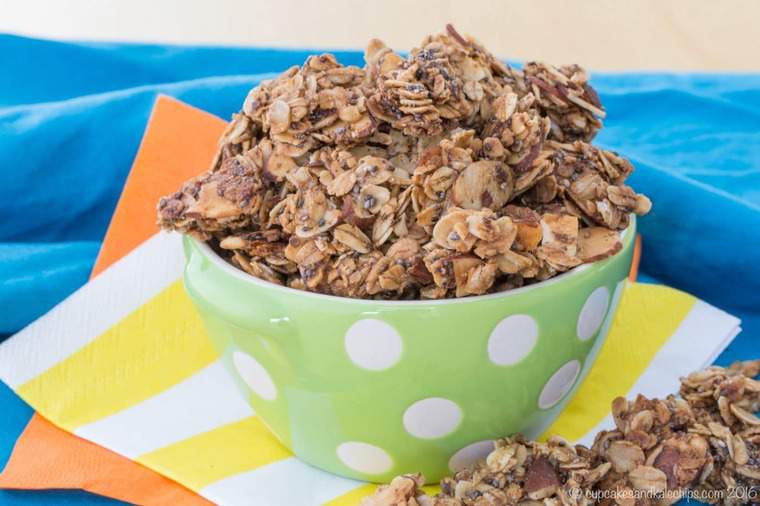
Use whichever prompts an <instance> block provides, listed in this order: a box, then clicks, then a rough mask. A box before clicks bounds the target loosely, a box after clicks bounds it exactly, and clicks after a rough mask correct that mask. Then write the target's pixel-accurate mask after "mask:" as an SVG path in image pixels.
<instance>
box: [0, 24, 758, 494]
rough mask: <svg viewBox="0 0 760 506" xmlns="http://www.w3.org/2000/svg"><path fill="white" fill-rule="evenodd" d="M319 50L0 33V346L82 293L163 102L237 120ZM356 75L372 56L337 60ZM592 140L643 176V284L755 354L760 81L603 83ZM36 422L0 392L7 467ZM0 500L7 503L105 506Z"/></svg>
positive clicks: (641, 78) (639, 78)
mask: <svg viewBox="0 0 760 506" xmlns="http://www.w3.org/2000/svg"><path fill="white" fill-rule="evenodd" d="M308 54H309V52H308V51H298V50H293V51H285V50H272V49H254V48H218V47H176V46H151V45H126V44H71V43H60V42H50V41H43V40H35V39H28V38H22V37H16V36H11V35H0V336H8V335H10V334H11V333H13V332H15V331H17V330H19V329H20V328H22V327H23V326H24V325H26V324H28V323H29V322H31V321H32V320H34V319H35V318H37V317H38V316H40V315H42V314H43V313H45V312H46V311H47V310H48V309H50V308H51V307H52V306H53V305H55V304H56V303H57V302H58V301H60V300H61V299H63V298H64V297H66V296H67V295H68V294H70V293H71V292H72V291H73V290H75V289H76V288H78V287H79V286H81V285H82V284H83V283H85V282H86V280H87V277H88V275H89V272H90V269H91V267H92V264H93V262H94V259H95V256H96V254H97V251H98V247H99V245H100V241H101V240H102V237H103V235H104V233H105V230H106V227H107V225H108V222H109V219H110V217H111V213H112V211H113V209H114V207H115V205H116V201H117V199H118V197H119V194H120V191H121V188H122V185H123V182H124V179H125V177H126V175H127V173H128V171H129V168H130V166H131V163H132V159H133V157H134V155H135V153H136V151H137V148H138V145H139V142H140V138H141V136H142V133H143V129H144V127H145V124H146V121H147V119H148V116H149V113H150V111H151V108H152V106H153V102H154V100H155V98H156V95H157V94H158V93H165V94H169V95H172V96H174V97H177V98H179V99H181V100H183V101H185V102H188V103H190V104H192V105H195V106H197V107H200V108H202V109H205V110H207V111H209V112H212V113H214V114H217V115H219V116H221V117H222V118H229V117H230V115H231V114H232V113H233V112H234V111H236V110H237V109H238V108H239V106H240V104H241V102H242V100H243V98H244V97H245V95H246V93H247V91H248V90H249V89H250V88H251V86H252V85H253V84H255V83H257V82H258V81H259V80H261V79H263V78H266V77H268V76H267V74H265V73H275V72H279V71H282V70H284V69H286V68H287V67H289V66H291V65H295V64H300V63H302V62H303V61H304V59H305V58H306V56H307V55H308ZM337 56H338V59H339V60H340V61H342V62H344V63H347V64H358V65H361V64H362V61H361V53H359V52H337ZM593 84H594V86H595V87H596V88H597V90H598V91H599V94H600V96H601V98H602V101H603V102H604V105H605V107H606V108H607V112H608V119H607V120H605V128H604V130H602V132H601V133H600V135H599V136H598V137H597V140H596V142H597V143H598V144H599V145H601V146H604V147H606V148H610V149H614V150H617V151H619V152H621V153H623V154H624V155H625V156H627V157H629V158H630V159H631V160H632V161H633V162H634V164H635V165H636V172H635V173H634V175H633V176H632V177H631V180H630V182H631V184H632V185H633V186H634V187H635V188H636V189H637V190H639V191H642V192H645V193H646V194H648V195H649V196H650V197H651V199H652V201H653V202H654V209H653V212H652V213H651V214H650V215H649V216H647V217H645V218H643V219H642V220H641V221H640V225H641V228H640V230H641V232H642V234H643V237H644V252H643V260H642V266H641V270H642V278H643V279H645V280H657V281H659V282H662V283H665V284H668V285H671V286H674V287H677V288H680V289H682V290H686V291H689V292H691V293H693V294H695V295H697V296H698V297H701V298H702V299H704V300H706V301H708V302H710V303H712V304H714V305H716V306H718V307H721V308H723V309H726V310H727V311H729V312H731V313H733V314H735V315H737V316H739V317H741V318H742V319H743V327H744V332H743V333H742V334H741V335H740V336H739V337H738V338H737V340H736V341H735V342H734V343H733V344H732V345H731V346H730V347H729V349H728V350H726V352H724V353H723V355H721V357H720V358H719V359H718V362H719V363H722V364H726V363H729V362H731V361H733V360H736V359H749V358H757V357H758V356H760V262H758V260H759V257H760V255H759V254H758V248H759V247H760V75H713V74H703V75H695V74H640V73H639V74H633V73H631V74H606V75H605V74H595V75H594V77H593ZM30 415H31V410H30V409H29V407H28V406H26V405H25V404H24V403H23V402H22V401H20V400H19V399H18V398H17V397H15V395H13V394H12V392H10V391H9V390H8V389H7V387H6V386H5V385H3V384H1V383H0V466H2V464H3V463H4V462H5V460H6V459H7V456H8V455H9V453H10V451H11V449H12V446H13V443H14V441H15V439H16V438H17V436H18V434H19V433H20V432H21V430H22V429H23V427H24V425H25V424H26V421H27V420H28V419H29V416H30ZM110 502H111V501H107V500H105V499H100V498H96V497H94V496H91V495H88V494H84V493H78V492H77V493H73V492H50V493H33V492H2V491H0V503H2V504H104V503H110Z"/></svg>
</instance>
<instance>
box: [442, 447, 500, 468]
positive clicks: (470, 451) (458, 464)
mask: <svg viewBox="0 0 760 506" xmlns="http://www.w3.org/2000/svg"><path fill="white" fill-rule="evenodd" d="M492 450H493V440H490V439H487V440H485V441H478V442H477V443H472V444H470V445H467V446H465V447H464V448H462V449H461V450H459V451H458V452H456V453H455V454H454V455H453V456H452V457H451V458H450V459H449V470H450V471H451V472H452V473H456V472H459V471H461V470H462V469H464V468H465V467H469V466H471V465H473V464H475V463H476V462H480V461H481V460H485V458H486V457H487V456H488V454H489V453H491V451H492Z"/></svg>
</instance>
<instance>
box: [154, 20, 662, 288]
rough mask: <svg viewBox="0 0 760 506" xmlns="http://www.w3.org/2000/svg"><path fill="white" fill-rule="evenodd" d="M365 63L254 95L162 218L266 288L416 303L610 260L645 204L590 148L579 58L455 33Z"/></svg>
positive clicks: (592, 123)
mask: <svg viewBox="0 0 760 506" xmlns="http://www.w3.org/2000/svg"><path fill="white" fill-rule="evenodd" d="M365 61H366V64H365V66H364V67H363V68H359V67H353V66H343V65H341V64H340V63H338V62H337V61H336V60H335V57H333V56H332V55H329V54H323V55H320V56H312V57H310V58H308V60H307V61H306V63H305V64H304V65H303V66H302V67H292V68H291V69H289V70H287V71H286V72H284V73H283V74H281V75H280V76H278V77H277V78H275V79H273V80H271V81H265V82H262V83H261V84H260V85H259V86H257V87H256V88H254V89H253V90H251V92H250V93H249V94H248V97H247V98H246V99H245V102H244V104H243V107H242V110H241V111H240V113H238V114H235V115H234V116H233V119H232V122H231V123H230V124H229V126H228V127H227V129H226V131H225V132H224V135H223V136H222V139H221V140H220V145H219V150H218V152H217V155H216V157H215V159H214V161H213V164H212V167H211V169H210V171H209V172H207V173H205V174H202V175H200V176H198V177H196V178H194V179H192V180H190V181H188V182H186V183H185V184H184V185H183V186H182V188H181V189H180V190H179V191H177V192H176V193H175V194H173V195H170V196H167V197H165V198H163V199H161V201H160V203H159V205H158V218H159V223H160V225H161V226H162V227H163V228H165V229H168V230H178V231H181V232H184V233H187V234H190V235H192V236H194V237H196V238H199V239H201V240H204V241H208V242H209V243H210V244H211V245H212V246H213V247H214V248H215V249H216V250H217V251H218V252H219V253H220V254H222V256H224V257H225V258H226V259H227V260H228V261H229V262H231V263H232V264H234V265H236V266H237V267H239V268H240V269H242V270H244V271H246V272H248V273H249V274H252V275H253V276H256V277H259V278H262V279H265V280H267V281H270V282H273V283H277V284H282V285H286V286H290V287H293V288H299V289H305V290H311V291H316V292H321V293H326V294H332V295H339V296H346V297H360V298H389V299H390V298H394V299H395V298H398V299H417V298H444V297H462V296H467V295H479V294H484V293H490V292H495V291H501V290H507V289H510V288H514V287H519V286H522V285H525V284H529V283H533V282H537V281H541V280H545V279H547V278H550V277H552V276H554V275H556V274H558V273H560V272H563V271H566V270H568V269H571V268H573V267H575V266H577V265H580V264H581V263H584V262H594V261H597V260H600V259H603V258H606V257H608V256H610V255H612V254H614V253H616V252H617V251H619V250H620V248H621V243H620V239H619V236H618V234H617V231H619V230H622V229H624V228H625V227H627V226H628V222H629V216H630V213H636V214H646V213H647V212H648V211H649V209H650V207H651V203H650V201H649V199H647V198H646V197H645V196H643V195H640V194H637V193H635V192H634V191H633V190H632V189H631V188H629V187H628V186H626V185H625V184H624V181H625V179H626V177H627V176H628V175H629V174H630V173H631V171H632V170H633V167H632V166H631V164H630V163H629V162H628V161H627V160H625V159H623V158H621V157H620V156H618V155H617V154H616V153H613V152H611V151H606V150H603V149H600V148H597V147H594V146H592V145H591V144H590V142H591V140H592V139H593V137H594V135H595V134H596V132H597V131H598V130H599V128H600V127H601V119H602V118H603V117H604V109H603V107H602V105H601V104H600V102H599V99H598V97H597V95H596V93H595V92H594V90H593V89H592V88H591V87H590V86H589V84H588V76H587V75H586V73H585V72H584V71H583V69H581V68H580V67H578V66H577V65H569V66H564V67H553V66H551V65H548V64H543V63H528V64H526V65H525V67H524V68H523V70H517V69H514V68H511V67H509V66H507V65H505V64H503V63H502V62H501V61H499V60H498V59H497V58H495V57H494V56H493V55H492V54H491V53H489V52H488V51H487V50H486V49H485V48H483V47H482V46H481V45H480V44H478V43H477V42H476V41H475V40H474V39H472V38H469V37H468V38H465V37H463V36H461V35H460V34H459V33H457V32H456V30H454V28H453V27H451V26H448V27H447V31H446V33H444V34H440V35H433V36H428V37H426V38H425V39H424V40H423V41H422V44H421V45H420V47H419V48H416V49H413V50H412V51H411V53H410V54H409V56H407V57H403V56H401V55H399V54H398V53H395V52H394V51H392V50H391V49H390V48H388V47H386V46H385V44H383V43H382V42H380V41H379V40H371V41H370V42H369V45H368V47H367V50H366V53H365Z"/></svg>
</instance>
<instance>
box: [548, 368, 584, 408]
mask: <svg viewBox="0 0 760 506" xmlns="http://www.w3.org/2000/svg"><path fill="white" fill-rule="evenodd" d="M580 372H581V364H580V362H578V361H577V360H571V361H570V362H568V363H566V364H565V365H563V366H562V367H560V368H559V369H557V371H556V372H555V373H554V374H552V377H551V378H549V381H547V382H546V385H544V388H543V390H541V395H540V396H539V397H538V407H540V408H541V409H549V408H551V407H552V406H555V405H556V404H557V403H558V402H559V401H561V400H562V398H563V397H565V396H566V395H567V393H568V392H569V391H570V389H572V388H573V384H575V380H576V379H578V374H579V373H580Z"/></svg>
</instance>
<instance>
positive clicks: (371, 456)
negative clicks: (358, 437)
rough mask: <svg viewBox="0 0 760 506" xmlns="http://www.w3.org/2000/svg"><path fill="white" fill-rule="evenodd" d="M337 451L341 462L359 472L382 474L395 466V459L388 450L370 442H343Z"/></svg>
mask: <svg viewBox="0 0 760 506" xmlns="http://www.w3.org/2000/svg"><path fill="white" fill-rule="evenodd" d="M335 453H336V454H337V455H338V458H339V459H340V461H341V462H343V463H344V464H345V465H346V466H348V467H349V468H350V469H352V470H354V471H357V472H359V473H364V474H369V475H373V474H382V473H385V472H388V471H390V469H391V467H392V466H393V459H392V458H391V456H390V455H388V452H386V451H385V450H383V449H382V448H380V447H378V446H375V445H371V444H369V443H362V442H360V441H348V442H346V443H341V444H340V445H338V448H336V450H335Z"/></svg>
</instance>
